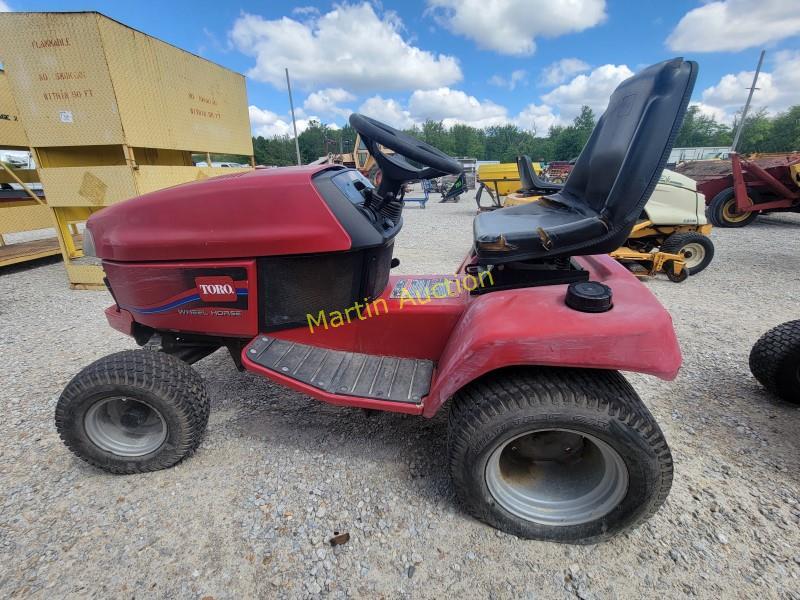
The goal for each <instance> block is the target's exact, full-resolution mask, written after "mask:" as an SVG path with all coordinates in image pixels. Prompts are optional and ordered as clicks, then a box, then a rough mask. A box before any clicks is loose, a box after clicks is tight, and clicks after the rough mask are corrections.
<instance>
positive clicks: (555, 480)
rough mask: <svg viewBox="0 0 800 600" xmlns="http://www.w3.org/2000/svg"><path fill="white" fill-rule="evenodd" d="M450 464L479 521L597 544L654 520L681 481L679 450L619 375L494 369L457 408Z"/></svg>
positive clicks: (523, 533) (461, 396)
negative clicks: (675, 471) (675, 457)
mask: <svg viewBox="0 0 800 600" xmlns="http://www.w3.org/2000/svg"><path fill="white" fill-rule="evenodd" d="M448 450H449V458H450V470H451V474H452V477H453V482H454V485H455V489H456V493H457V494H458V496H459V498H460V499H461V501H462V503H463V504H464V506H465V507H466V509H467V511H468V512H469V513H470V514H472V515H473V516H474V517H475V518H477V519H479V520H481V521H483V522H485V523H487V524H489V525H491V526H492V527H496V528H497V529H500V530H502V531H505V532H507V533H510V534H513V535H516V536H518V537H522V538H528V539H537V540H546V541H554V542H569V543H596V542H600V541H603V540H605V539H607V538H609V537H611V536H613V535H614V534H616V533H619V532H621V531H623V530H625V529H628V528H630V527H633V526H635V525H637V524H638V523H640V522H642V521H644V520H645V519H647V518H649V517H650V516H651V515H652V514H654V513H655V512H656V511H657V510H658V508H659V507H660V506H661V505H662V504H663V503H664V500H665V499H666V497H667V495H668V494H669V490H670V487H671V485H672V456H671V454H670V451H669V447H668V446H667V442H666V441H665V439H664V436H663V434H662V433H661V430H660V429H659V427H658V425H657V423H656V422H655V420H654V419H653V417H652V415H651V414H650V412H649V411H648V410H647V408H646V407H645V406H644V404H642V402H641V400H640V399H639V397H638V396H637V395H636V392H635V391H634V390H633V388H632V387H631V386H630V384H629V383H628V382H627V381H626V380H625V378H624V377H622V375H620V374H619V373H617V372H616V371H599V370H587V369H566V368H539V367H530V368H526V369H513V370H505V371H501V372H497V373H492V374H490V375H488V376H486V377H484V378H482V379H481V380H479V381H476V382H473V383H472V384H470V385H468V386H467V387H466V388H465V389H463V390H461V391H459V393H458V394H457V395H456V397H455V398H454V400H453V404H452V407H451V411H450V422H449V432H448Z"/></svg>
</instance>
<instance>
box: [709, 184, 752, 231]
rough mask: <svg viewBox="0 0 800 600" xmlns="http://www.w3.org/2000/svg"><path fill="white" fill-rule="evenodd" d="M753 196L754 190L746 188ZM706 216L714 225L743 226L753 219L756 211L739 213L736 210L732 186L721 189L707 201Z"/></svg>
mask: <svg viewBox="0 0 800 600" xmlns="http://www.w3.org/2000/svg"><path fill="white" fill-rule="evenodd" d="M747 193H748V195H749V196H750V197H751V199H754V200H755V198H753V195H754V192H753V191H752V190H747ZM706 216H707V217H708V220H709V221H711V224H712V225H714V226H715V227H744V226H745V225H749V224H750V223H752V222H753V221H755V219H756V217H757V216H758V212H756V211H752V212H747V213H740V212H737V211H736V195H735V193H734V190H733V188H732V187H730V188H726V189H724V190H722V191H721V192H720V193H719V194H717V195H716V196H714V198H713V199H712V200H711V202H709V204H708V207H707V208H706Z"/></svg>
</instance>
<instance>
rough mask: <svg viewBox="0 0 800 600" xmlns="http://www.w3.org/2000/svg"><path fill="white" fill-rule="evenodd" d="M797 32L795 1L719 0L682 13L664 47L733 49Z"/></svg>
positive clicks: (799, 16) (799, 13) (799, 9)
mask: <svg viewBox="0 0 800 600" xmlns="http://www.w3.org/2000/svg"><path fill="white" fill-rule="evenodd" d="M798 33H800V2H797V0H788V1H787V0H759V1H758V2H752V1H751V0H722V1H718V2H709V3H707V4H703V5H702V6H700V7H698V8H695V9H693V10H690V11H689V12H688V13H686V14H685V15H684V16H683V18H682V19H681V20H680V22H679V23H678V25H677V27H675V29H674V30H673V31H672V33H670V35H669V37H668V38H667V46H668V47H669V48H670V50H675V51H677V52H721V51H730V52H736V51H738V50H744V49H745V48H752V47H754V46H761V45H763V44H769V43H771V42H776V41H778V40H782V39H784V38H787V37H790V36H793V35H797V34H798Z"/></svg>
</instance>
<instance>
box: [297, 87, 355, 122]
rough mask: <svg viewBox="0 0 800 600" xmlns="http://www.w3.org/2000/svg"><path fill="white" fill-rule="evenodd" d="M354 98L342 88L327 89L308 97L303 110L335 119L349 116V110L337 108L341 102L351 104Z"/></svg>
mask: <svg viewBox="0 0 800 600" xmlns="http://www.w3.org/2000/svg"><path fill="white" fill-rule="evenodd" d="M355 99H356V97H355V96H354V95H353V94H351V93H350V92H348V91H347V90H343V89H342V88H327V89H324V90H319V91H317V92H313V93H311V94H309V95H308V98H306V100H305V102H303V108H304V109H305V110H309V111H311V112H315V113H319V114H321V115H331V116H337V117H345V118H347V117H348V116H350V113H351V112H353V111H352V110H350V109H349V108H344V107H341V106H339V105H340V104H341V103H343V102H352V101H353V100H355Z"/></svg>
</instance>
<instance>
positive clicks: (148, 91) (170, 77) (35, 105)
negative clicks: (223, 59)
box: [0, 12, 253, 287]
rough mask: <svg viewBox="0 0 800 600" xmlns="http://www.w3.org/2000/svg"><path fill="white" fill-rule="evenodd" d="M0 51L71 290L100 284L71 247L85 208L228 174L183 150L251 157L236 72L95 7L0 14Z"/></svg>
mask: <svg viewBox="0 0 800 600" xmlns="http://www.w3.org/2000/svg"><path fill="white" fill-rule="evenodd" d="M0 57H2V59H3V62H4V66H5V69H6V72H7V75H8V82H9V84H10V89H11V92H12V94H13V98H14V101H15V103H16V106H17V109H18V110H19V115H20V121H21V123H22V125H23V126H24V130H25V134H26V137H27V144H26V145H27V146H28V148H30V150H31V151H32V154H33V158H34V160H35V162H36V166H37V168H38V174H39V177H40V179H41V183H42V185H43V187H44V191H45V193H46V197H47V206H48V208H49V210H50V211H52V217H51V219H52V222H54V223H55V225H56V231H57V233H58V238H59V243H60V246H61V252H62V254H63V256H64V264H65V267H66V270H67V274H68V277H69V281H70V283H71V285H72V286H73V287H99V286H102V285H103V283H102V282H103V271H102V269H101V268H100V267H99V266H98V265H97V264H95V263H94V262H93V261H91V260H90V259H88V258H84V257H83V252H82V247H81V239H80V231H81V229H82V223H83V222H84V221H86V219H87V218H88V217H89V216H90V215H91V214H92V213H93V212H95V211H98V210H102V208H103V207H105V206H108V205H110V204H113V203H115V202H120V201H122V200H125V199H127V198H131V197H133V196H138V195H140V194H144V193H147V192H151V191H155V190H158V189H161V188H164V187H169V186H172V185H176V184H178V183H184V182H188V181H194V180H196V179H205V178H207V177H213V176H215V175H223V174H230V173H232V172H235V171H236V169H232V168H215V167H197V166H195V165H194V163H193V161H192V154H198V153H199V154H203V155H205V157H206V164H208V165H211V164H212V163H211V154H212V153H213V154H229V155H238V156H242V157H247V158H246V159H245V160H246V161H247V162H250V163H251V164H252V154H253V146H252V140H251V137H250V135H251V134H250V121H249V118H248V112H247V94H246V91H245V82H244V77H243V76H242V75H240V74H238V73H234V72H232V71H230V70H228V69H225V68H223V67H220V66H219V65H216V64H214V63H212V62H209V61H207V60H205V59H202V58H200V57H198V56H195V55H193V54H190V53H189V52H186V51H184V50H181V49H179V48H176V47H174V46H171V45H169V44H167V43H165V42H162V41H161V40H158V39H155V38H153V37H150V36H148V35H146V34H144V33H141V32H139V31H136V30H134V29H131V28H129V27H126V26H125V25H123V24H121V23H118V22H117V21H114V20H112V19H109V18H108V17H105V16H103V15H101V14H99V13H96V12H82V13H11V12H6V13H0ZM242 170H246V169H242Z"/></svg>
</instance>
